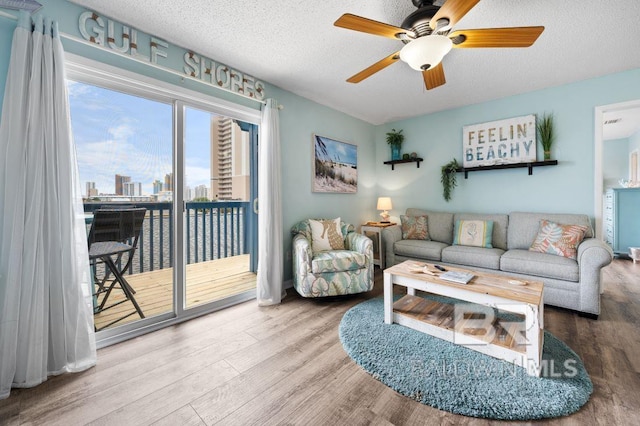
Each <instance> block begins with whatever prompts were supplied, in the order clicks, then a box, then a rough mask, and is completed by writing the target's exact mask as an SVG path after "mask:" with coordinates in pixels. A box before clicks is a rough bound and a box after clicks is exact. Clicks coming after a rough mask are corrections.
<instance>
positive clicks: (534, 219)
mask: <svg viewBox="0 0 640 426" xmlns="http://www.w3.org/2000/svg"><path fill="white" fill-rule="evenodd" d="M542 219H545V220H550V221H553V222H557V223H564V224H569V225H582V226H586V227H587V228H588V229H587V232H586V233H585V235H584V236H585V238H592V237H593V228H591V220H590V219H589V216H587V215H586V214H561V213H521V212H514V213H510V214H509V237H508V240H507V242H508V244H507V247H508V248H509V250H511V249H523V250H528V249H529V247H530V246H531V243H533V240H535V238H536V235H538V228H539V224H540V220H542Z"/></svg>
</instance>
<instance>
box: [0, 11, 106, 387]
mask: <svg viewBox="0 0 640 426" xmlns="http://www.w3.org/2000/svg"><path fill="white" fill-rule="evenodd" d="M32 28H33V25H32V20H31V16H30V15H28V14H27V13H26V12H21V14H20V18H19V20H18V26H17V28H16V30H15V33H14V38H13V45H12V47H11V59H10V63H9V71H8V75H7V82H6V88H5V94H4V102H3V105H2V121H1V122H0V399H2V398H6V397H8V396H9V393H10V390H11V388H12V387H31V386H35V385H37V384H39V383H42V382H43V381H44V380H46V379H47V377H48V376H49V375H56V374H61V373H65V372H76V371H82V370H85V369H87V368H89V367H91V366H93V365H95V363H96V348H95V335H94V331H93V316H92V298H91V281H90V274H89V261H88V254H87V242H86V238H87V237H86V231H85V225H84V212H83V208H82V200H81V192H80V181H79V179H78V166H77V162H76V157H75V148H74V145H73V140H72V137H71V128H70V121H69V105H68V98H67V91H66V86H65V75H64V52H63V49H62V44H61V43H60V38H59V36H58V31H57V23H53V24H52V23H51V21H50V20H46V22H43V20H42V18H38V19H35V28H34V29H33V32H32Z"/></svg>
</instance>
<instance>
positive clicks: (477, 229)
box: [453, 220, 493, 248]
mask: <svg viewBox="0 0 640 426" xmlns="http://www.w3.org/2000/svg"><path fill="white" fill-rule="evenodd" d="M492 236H493V221H492V220H456V227H455V229H454V231H453V245H454V246H472V247H485V248H493V244H492V243H491V238H492Z"/></svg>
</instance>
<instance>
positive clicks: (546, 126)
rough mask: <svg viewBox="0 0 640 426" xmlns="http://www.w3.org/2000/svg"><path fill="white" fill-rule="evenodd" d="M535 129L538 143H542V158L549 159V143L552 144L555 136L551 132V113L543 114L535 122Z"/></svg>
mask: <svg viewBox="0 0 640 426" xmlns="http://www.w3.org/2000/svg"><path fill="white" fill-rule="evenodd" d="M536 130H537V131H538V137H539V138H540V144H542V150H543V151H544V159H545V160H550V159H551V145H553V142H554V141H555V138H556V137H555V134H554V132H553V114H549V115H547V114H544V115H543V116H542V118H540V119H539V120H538V122H537V123H536Z"/></svg>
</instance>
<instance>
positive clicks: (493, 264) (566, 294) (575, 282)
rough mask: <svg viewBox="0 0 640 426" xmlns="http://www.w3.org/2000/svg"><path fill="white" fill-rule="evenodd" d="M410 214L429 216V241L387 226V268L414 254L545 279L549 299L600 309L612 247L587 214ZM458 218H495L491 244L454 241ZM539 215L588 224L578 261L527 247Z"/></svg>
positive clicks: (584, 309)
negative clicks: (602, 276)
mask: <svg viewBox="0 0 640 426" xmlns="http://www.w3.org/2000/svg"><path fill="white" fill-rule="evenodd" d="M406 214H407V215H408V216H420V215H426V216H427V228H428V232H429V238H430V240H403V239H402V229H401V227H400V225H395V226H390V227H387V228H385V229H384V230H383V231H382V238H383V241H384V244H385V255H386V266H387V267H389V266H392V265H395V264H397V263H400V262H403V261H405V260H409V259H412V260H419V261H426V262H437V263H439V264H443V265H453V266H460V267H468V268H469V269H472V270H478V271H486V272H492V273H497V274H503V275H509V276H514V277H518V278H521V279H524V280H536V281H542V282H543V283H544V286H545V287H544V302H545V304H548V305H553V306H559V307H562V308H568V309H573V310H576V311H579V312H582V313H585V314H587V315H588V316H590V317H594V318H597V316H598V315H599V314H600V293H601V291H600V282H601V281H600V270H601V269H602V268H603V267H604V266H607V265H608V264H609V263H611V260H612V259H613V252H612V251H611V248H610V247H609V246H608V245H606V244H605V243H604V242H602V241H600V240H598V239H596V238H594V233H593V228H592V226H591V221H590V219H589V217H588V216H587V215H580V214H545V213H521V212H515V213H510V214H508V215H507V214H475V213H447V212H436V211H428V210H421V209H414V208H410V209H407V212H406ZM459 219H466V220H469V219H471V220H492V221H493V234H492V245H493V248H481V247H469V246H461V245H452V243H453V233H454V224H455V223H456V221H457V220H459ZM541 219H547V220H550V221H553V222H557V223H562V224H575V225H584V226H587V227H588V230H587V233H586V235H585V239H584V240H583V241H582V243H580V245H579V246H578V249H577V251H578V253H577V260H573V259H569V258H566V257H562V256H556V255H553V254H546V253H538V252H532V251H529V247H530V246H531V243H532V242H533V241H534V240H535V237H536V235H537V233H538V228H539V222H540V220H541Z"/></svg>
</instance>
